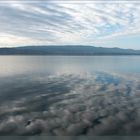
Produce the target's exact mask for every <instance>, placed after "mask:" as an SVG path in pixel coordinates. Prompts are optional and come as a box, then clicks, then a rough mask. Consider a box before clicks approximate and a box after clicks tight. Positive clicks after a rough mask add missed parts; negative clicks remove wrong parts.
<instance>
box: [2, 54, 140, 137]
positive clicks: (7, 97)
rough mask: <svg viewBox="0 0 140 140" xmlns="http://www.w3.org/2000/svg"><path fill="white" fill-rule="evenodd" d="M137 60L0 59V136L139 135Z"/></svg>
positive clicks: (32, 57) (117, 58) (139, 65)
mask: <svg viewBox="0 0 140 140" xmlns="http://www.w3.org/2000/svg"><path fill="white" fill-rule="evenodd" d="M139 62H140V57H139V56H0V135H53V136H54V135H140V119H139V118H140V109H139V108H140V63H139Z"/></svg>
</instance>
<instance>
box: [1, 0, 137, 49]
mask: <svg viewBox="0 0 140 140" xmlns="http://www.w3.org/2000/svg"><path fill="white" fill-rule="evenodd" d="M0 7H1V8H0V16H1V21H0V25H1V26H0V31H1V33H2V34H7V38H9V36H16V37H17V38H18V37H20V38H28V39H27V44H36V42H38V44H69V43H72V44H86V43H87V44H88V42H89V43H94V42H96V41H98V40H99V41H100V39H102V38H112V37H114V36H120V35H129V34H139V33H140V32H139V21H140V18H139V12H140V8H139V7H140V4H139V3H127V2H124V3H121V2H120V3H115V2H114V3H109V2H108V3H104V2H98V3H97V2H90V3H89V2H87V3H84V4H83V3H82V2H81V3H78V2H77V3H76V2H69V3H62V2H60V3H58V2H55V1H54V2H41V3H40V2H19V1H16V2H9V1H8V2H5V3H1V4H0ZM81 7H82V8H81ZM9 40H10V39H9ZM28 40H33V41H34V42H33V41H32V42H30V41H28ZM17 42H18V41H17ZM22 42H23V43H24V40H23V41H21V43H22ZM0 43H1V44H4V43H3V41H2V40H1V41H0ZM21 43H19V42H18V43H16V40H15V46H17V44H21ZM9 45H11V43H10V41H9ZM7 46H8V43H7ZM12 46H14V42H13V44H12Z"/></svg>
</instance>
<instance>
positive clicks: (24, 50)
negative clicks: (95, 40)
mask: <svg viewBox="0 0 140 140" xmlns="http://www.w3.org/2000/svg"><path fill="white" fill-rule="evenodd" d="M0 55H20V56H21V55H26V56H27V55H42V56H122V55H129V56H130V55H140V50H133V49H121V48H104V47H94V46H79V45H65V46H24V47H15V48H0Z"/></svg>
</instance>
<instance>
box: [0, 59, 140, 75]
mask: <svg viewBox="0 0 140 140" xmlns="http://www.w3.org/2000/svg"><path fill="white" fill-rule="evenodd" d="M139 62H140V57H139V56H117V57H116V56H84V57H82V56H70V57H69V56H53V57H52V56H0V76H8V75H17V74H29V73H30V74H32V73H36V74H41V73H44V74H63V73H67V74H73V73H74V74H75V73H78V74H79V73H81V74H82V73H92V72H95V71H101V72H102V71H104V72H121V73H123V72H124V73H139V72H140V63H139Z"/></svg>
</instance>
